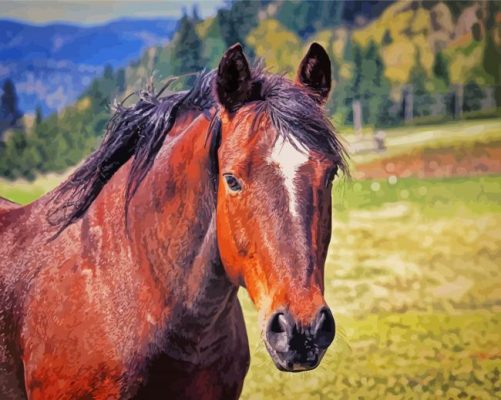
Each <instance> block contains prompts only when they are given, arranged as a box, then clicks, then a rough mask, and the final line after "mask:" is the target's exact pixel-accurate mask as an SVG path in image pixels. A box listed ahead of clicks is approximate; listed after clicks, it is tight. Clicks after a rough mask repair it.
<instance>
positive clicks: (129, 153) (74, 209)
mask: <svg viewBox="0 0 501 400" xmlns="http://www.w3.org/2000/svg"><path fill="white" fill-rule="evenodd" d="M215 76H216V72H215V71H211V72H208V73H205V72H202V73H200V74H199V75H198V76H197V79H196V80H195V83H194V85H193V87H192V88H191V89H190V90H189V91H180V92H170V93H168V94H166V95H164V96H162V97H160V94H162V92H163V91H164V89H165V88H166V87H167V86H168V84H167V85H166V86H164V88H163V89H162V90H161V91H160V92H159V93H157V94H155V93H154V90H153V89H152V88H150V89H149V90H145V91H142V92H141V93H140V94H139V101H138V102H137V103H136V104H134V105H132V106H130V107H124V106H123V105H122V104H119V105H116V106H115V113H114V115H113V116H112V118H111V119H110V121H109V122H108V125H107V127H106V133H105V135H104V139H103V141H102V143H101V145H100V146H99V148H98V149H97V150H96V151H95V152H94V153H92V154H91V156H90V157H89V158H87V160H85V162H84V163H83V165H82V166H80V167H79V168H78V169H77V170H76V171H75V173H74V174H73V175H72V176H71V177H70V178H69V179H68V180H67V181H66V182H64V183H63V184H62V185H61V186H60V187H59V189H58V190H57V191H56V192H55V200H58V199H60V198H63V197H64V200H63V201H61V202H59V201H56V204H58V206H57V207H56V208H54V209H53V210H52V211H51V212H50V213H49V221H50V222H51V223H53V224H55V225H58V226H59V230H58V233H60V232H62V231H63V230H64V229H65V228H66V227H68V226H69V225H71V224H72V223H74V222H76V221H77V220H78V219H80V218H81V217H82V216H83V215H84V214H85V212H86V211H87V209H88V208H89V207H90V206H91V204H92V203H93V201H94V200H95V199H96V198H97V196H98V195H99V193H100V192H101V190H102V188H103V187H104V186H105V185H106V183H107V182H108V181H109V180H110V179H111V177H112V176H113V175H114V174H115V172H117V171H118V169H119V168H120V167H121V166H122V165H124V164H125V163H126V162H127V161H128V160H129V159H131V158H132V165H131V170H130V173H129V176H128V181H127V186H126V189H125V190H126V197H125V208H126V215H127V209H128V205H129V203H130V200H131V199H132V197H133V196H134V194H135V193H136V191H137V189H138V187H139V185H140V184H141V182H142V180H143V179H144V177H145V176H146V174H147V173H148V172H149V170H150V169H151V167H152V166H153V163H154V161H155V158H156V156H157V154H158V152H159V150H160V148H161V147H162V144H163V142H164V139H165V137H166V135H168V133H169V131H170V130H171V128H172V126H173V125H174V122H175V121H176V117H177V116H178V115H179V114H182V113H184V112H187V111H199V112H202V113H204V114H205V115H206V116H207V118H209V119H212V121H211V125H210V126H211V128H210V129H209V132H208V135H210V136H211V138H210V142H211V147H213V146H218V144H219V130H220V126H221V125H220V121H219V118H218V116H217V112H216V113H212V114H213V115H211V110H214V109H215V107H217V101H216V99H215V95H214V94H213V81H214V79H215ZM252 76H253V82H252V86H253V88H254V90H253V95H252V98H251V99H249V100H248V102H254V103H255V111H256V121H258V119H259V118H260V117H261V116H262V115H263V114H264V113H266V114H268V115H269V117H270V120H271V122H272V124H273V125H274V127H275V129H276V130H277V131H278V132H279V134H280V135H281V136H283V137H284V138H291V137H293V138H294V139H296V140H295V141H293V143H294V142H297V143H299V144H300V145H301V146H303V147H305V148H311V149H314V150H316V151H319V152H323V153H328V154H330V155H331V156H332V157H335V158H336V160H337V164H338V167H339V169H340V170H341V171H343V172H344V173H348V168H347V163H346V153H345V151H344V149H343V146H342V145H341V143H340V142H339V140H338V138H337V137H336V135H335V130H334V127H333V126H332V124H331V123H330V121H329V120H328V119H327V118H326V117H325V115H324V112H323V110H322V108H321V107H320V106H319V105H318V104H317V103H316V102H315V100H314V99H313V98H312V97H311V96H310V95H309V94H308V93H307V92H306V90H305V89H303V88H301V87H299V86H297V85H295V84H293V83H292V82H290V81H289V80H287V79H286V78H284V77H283V76H279V75H272V74H268V73H266V72H264V71H263V69H262V68H260V67H256V68H254V69H253V71H252ZM172 81H173V79H171V80H169V83H171V82H172ZM214 164H215V165H214ZM213 167H214V170H215V171H216V170H217V160H215V162H214V163H213Z"/></svg>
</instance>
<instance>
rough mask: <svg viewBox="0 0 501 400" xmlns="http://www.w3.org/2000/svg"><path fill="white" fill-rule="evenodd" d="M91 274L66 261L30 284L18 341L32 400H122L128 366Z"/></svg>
mask: <svg viewBox="0 0 501 400" xmlns="http://www.w3.org/2000/svg"><path fill="white" fill-rule="evenodd" d="M80 267H82V268H80ZM93 274H95V271H92V269H90V268H86V266H81V265H79V264H78V260H76V259H71V258H70V259H68V260H67V261H66V262H65V263H63V264H62V265H58V266H54V267H52V266H45V267H44V268H43V270H41V271H40V272H39V274H38V275H37V277H36V281H35V282H33V285H32V287H31V288H30V292H29V293H28V295H27V298H26V301H25V303H24V312H23V313H24V317H23V323H22V327H21V335H20V336H21V348H22V349H23V357H22V359H23V363H24V376H25V385H26V390H27V392H28V395H29V398H30V399H37V398H43V399H46V398H58V399H66V398H68V399H70V398H119V397H120V393H121V390H122V388H121V379H122V377H123V376H124V374H125V370H126V366H125V364H126V363H125V361H124V359H123V355H122V354H121V353H120V350H119V346H118V345H117V343H116V338H115V337H116V334H115V332H113V329H114V328H116V324H112V323H110V321H109V318H113V316H112V315H109V313H107V310H103V306H104V304H103V303H104V302H103V299H102V298H101V297H98V296H99V290H100V289H101V290H102V291H106V288H104V287H102V288H99V287H98V285H95V284H93V280H94V277H93ZM109 308H111V304H110V307H109ZM116 329H118V328H116Z"/></svg>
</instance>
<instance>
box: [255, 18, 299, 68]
mask: <svg viewBox="0 0 501 400" xmlns="http://www.w3.org/2000/svg"><path fill="white" fill-rule="evenodd" d="M246 41H247V43H248V44H249V45H250V46H252V47H253V48H254V51H255V52H256V55H257V56H258V57H261V58H263V59H264V60H265V62H266V65H267V66H268V67H269V68H271V69H272V71H274V72H286V73H288V74H289V75H293V74H294V73H295V72H296V68H297V66H298V65H299V62H300V61H301V57H302V49H303V43H302V42H301V40H300V39H299V38H298V37H297V35H295V34H294V33H293V32H291V31H289V30H287V29H286V28H285V27H284V26H283V25H281V24H280V23H279V22H278V21H277V20H275V19H265V20H262V21H261V22H260V23H259V25H258V26H257V27H256V28H254V29H253V30H252V31H251V32H250V33H249V35H248V36H247V39H246ZM277 67H278V68H279V70H277Z"/></svg>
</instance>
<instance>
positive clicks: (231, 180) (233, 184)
mask: <svg viewBox="0 0 501 400" xmlns="http://www.w3.org/2000/svg"><path fill="white" fill-rule="evenodd" d="M224 179H225V180H226V184H227V185H228V187H229V188H230V190H231V191H232V192H240V191H241V190H242V186H241V185H240V182H239V181H238V179H237V178H235V177H234V176H233V175H231V174H225V175H224Z"/></svg>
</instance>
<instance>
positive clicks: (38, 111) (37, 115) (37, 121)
mask: <svg viewBox="0 0 501 400" xmlns="http://www.w3.org/2000/svg"><path fill="white" fill-rule="evenodd" d="M42 119H43V115H42V107H41V106H40V105H38V106H37V108H36V109H35V126H39V125H40V123H41V122H42Z"/></svg>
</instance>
